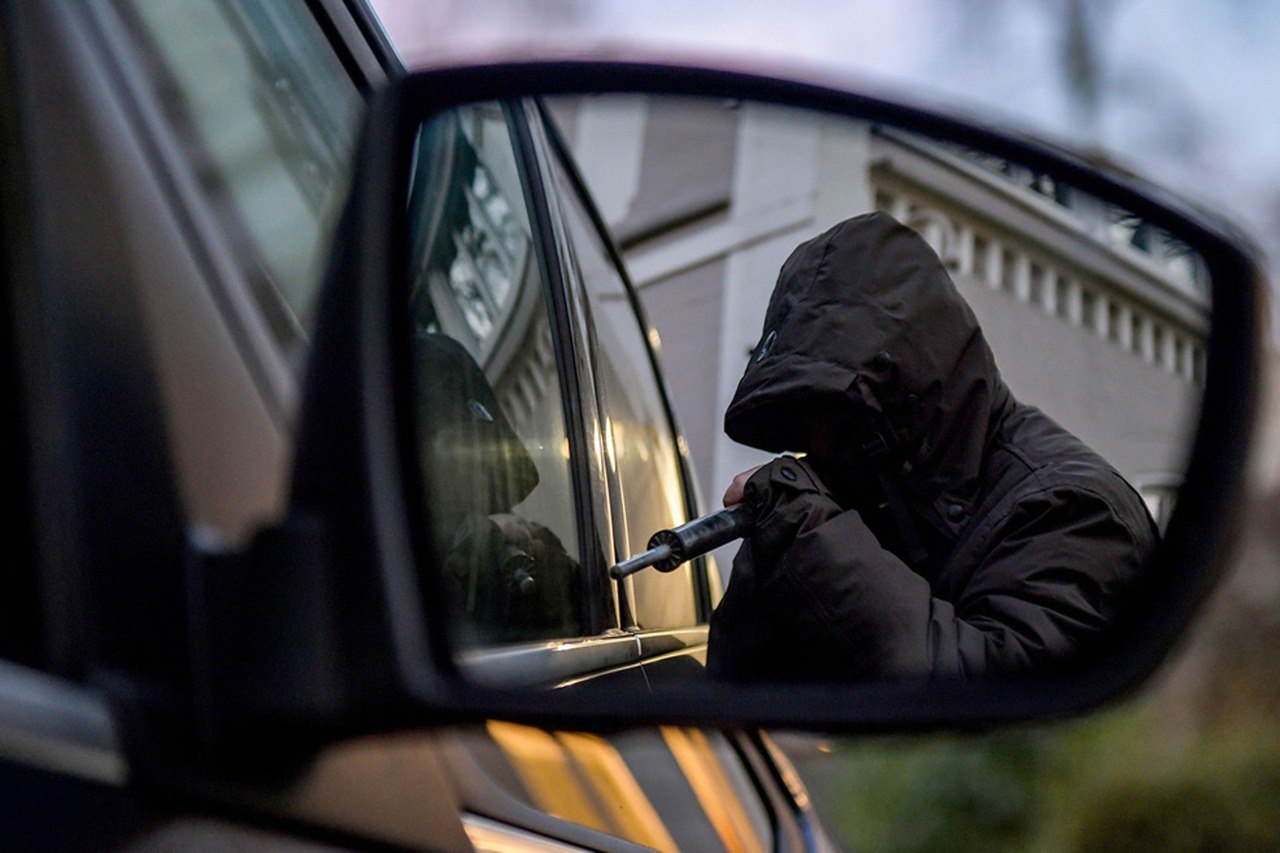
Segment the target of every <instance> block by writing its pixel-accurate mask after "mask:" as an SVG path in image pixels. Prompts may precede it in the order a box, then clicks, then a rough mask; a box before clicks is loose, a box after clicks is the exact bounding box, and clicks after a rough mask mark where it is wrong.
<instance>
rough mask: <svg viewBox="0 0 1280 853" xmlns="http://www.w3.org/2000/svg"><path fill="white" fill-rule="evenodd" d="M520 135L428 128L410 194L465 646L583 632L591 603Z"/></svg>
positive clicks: (422, 424)
mask: <svg viewBox="0 0 1280 853" xmlns="http://www.w3.org/2000/svg"><path fill="white" fill-rule="evenodd" d="M508 122H509V117H508V114H507V111H506V110H504V109H502V108H501V107H500V106H498V105H479V106H475V107H468V108H465V109H460V110H457V111H456V112H454V113H450V114H449V115H447V116H444V117H441V118H440V119H438V120H437V121H435V122H433V123H432V124H431V125H430V126H428V127H425V128H423V130H422V132H421V133H420V134H419V135H418V138H417V143H416V146H415V151H414V169H413V171H412V176H411V184H410V190H409V194H408V204H409V210H408V213H409V234H410V246H411V252H412V260H411V266H410V276H411V281H410V287H409V299H410V304H409V310H410V312H411V316H412V318H413V325H412V328H413V333H414V347H413V351H414V367H415V372H416V374H417V376H416V378H417V383H416V384H417V394H418V407H417V415H418V421H417V431H418V438H419V441H418V445H419V450H420V452H421V461H422V466H423V468H424V476H423V481H424V483H425V484H426V485H427V496H426V497H427V501H426V504H427V506H429V507H430V508H431V520H432V535H433V539H434V541H435V542H436V543H437V544H438V545H439V546H440V551H441V553H440V554H439V555H438V556H437V565H439V566H441V567H442V569H443V572H444V575H445V581H446V584H445V585H446V588H447V589H448V590H449V591H450V592H451V593H452V594H453V601H452V605H453V609H454V612H456V613H457V614H458V618H457V620H456V621H455V628H456V631H455V641H456V642H457V643H458V645H459V646H461V647H464V648H466V647H473V646H477V645H485V644H495V643H507V642H514V641H518V640H530V639H537V638H543V637H558V636H564V635H572V634H578V633H582V630H583V628H582V624H583V619H584V615H583V614H584V612H585V606H586V603H585V598H584V592H583V582H582V572H581V568H580V565H579V558H578V554H577V547H578V534H577V521H576V515H575V512H574V504H573V498H572V494H571V488H570V479H569V478H570V471H569V467H568V453H567V450H566V447H567V439H566V433H565V423H564V411H563V405H562V402H561V398H560V393H559V385H558V379H557V376H556V367H555V359H554V356H553V355H552V354H551V350H552V344H551V325H550V321H549V317H548V313H547V308H546V304H545V301H544V293H543V288H542V280H541V274H540V272H539V267H538V264H537V262H536V260H535V258H534V256H533V248H532V246H533V243H532V230H531V228H530V224H529V218H528V215H527V212H526V209H525V201H524V191H523V189H522V184H521V180H520V176H519V174H518V168H517V166H516V153H515V149H514V147H513V143H512V140H511V134H510V130H509V124H508ZM535 574H536V580H535Z"/></svg>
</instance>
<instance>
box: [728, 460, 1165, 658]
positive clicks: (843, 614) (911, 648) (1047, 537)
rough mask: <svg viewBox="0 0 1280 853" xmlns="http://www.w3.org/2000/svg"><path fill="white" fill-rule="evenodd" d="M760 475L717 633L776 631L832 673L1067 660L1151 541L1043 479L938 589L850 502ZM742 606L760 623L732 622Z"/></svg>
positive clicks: (1086, 494)
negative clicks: (752, 523)
mask: <svg viewBox="0 0 1280 853" xmlns="http://www.w3.org/2000/svg"><path fill="white" fill-rule="evenodd" d="M776 464H777V463H776V462H775V463H771V465H776ZM766 467H769V466H766ZM759 477H760V480H761V481H763V480H764V479H765V478H766V477H767V478H768V480H769V481H770V482H771V483H772V485H771V486H770V488H772V489H773V490H774V491H775V492H777V494H776V495H775V496H774V498H773V501H772V510H771V515H770V516H769V517H767V518H766V519H764V520H763V521H762V523H761V525H760V528H759V529H758V530H757V533H756V535H755V536H753V537H751V538H750V539H749V540H747V542H746V543H745V544H744V547H743V550H742V552H741V553H740V555H739V560H738V561H736V562H735V569H734V572H735V580H736V575H737V573H738V570H739V563H742V564H743V566H744V567H746V568H747V569H748V570H749V571H748V573H747V577H746V578H744V580H745V581H746V582H745V583H743V584H741V585H740V586H739V589H738V590H737V591H736V592H735V590H734V588H733V584H734V580H731V581H730V589H729V591H728V592H727V593H726V604H728V605H729V607H727V608H722V609H724V610H726V611H728V612H726V613H723V614H720V613H718V614H717V615H718V616H720V620H719V621H720V622H721V623H722V624H721V626H720V630H719V631H718V634H719V636H720V637H722V638H727V637H733V636H738V637H745V636H750V635H751V630H752V629H754V630H755V631H756V632H757V633H759V632H763V631H766V630H772V632H773V634H774V635H775V636H776V637H778V638H785V641H786V643H787V648H788V649H789V651H790V652H792V653H793V655H794V657H795V659H797V660H804V661H807V662H808V664H807V665H810V666H811V667H812V668H813V669H814V670H815V671H822V672H826V673H828V674H831V675H837V676H846V677H857V676H864V675H870V674H892V675H929V674H937V675H942V676H956V677H973V676H981V675H985V674H988V673H991V672H1026V671H1031V670H1035V669H1038V668H1044V667H1051V666H1056V665H1060V664H1063V663H1065V662H1067V661H1069V660H1070V659H1071V658H1072V657H1073V656H1074V654H1075V653H1076V651H1077V650H1078V649H1079V648H1080V647H1081V646H1082V645H1083V644H1085V643H1087V642H1088V641H1089V640H1090V639H1091V638H1093V637H1096V636H1097V635H1098V634H1099V633H1100V632H1101V630H1102V629H1103V628H1104V627H1105V626H1106V625H1107V624H1108V623H1109V621H1110V620H1111V618H1112V617H1113V616H1114V613H1115V610H1116V608H1117V606H1118V603H1119V601H1120V599H1121V597H1122V596H1123V594H1124V593H1125V591H1126V590H1127V589H1129V588H1130V587H1131V586H1132V582H1133V581H1134V579H1135V578H1136V577H1137V575H1138V573H1139V572H1140V570H1141V567H1142V564H1143V562H1144V560H1145V557H1146V555H1147V554H1148V553H1149V550H1150V548H1151V546H1152V544H1153V540H1152V539H1151V538H1150V536H1149V535H1147V531H1146V529H1145V528H1142V529H1137V530H1134V529H1131V527H1130V525H1128V524H1126V523H1125V522H1123V521H1122V520H1121V519H1120V517H1119V515H1118V514H1117V512H1116V511H1115V510H1114V509H1113V506H1112V503H1111V502H1110V501H1108V500H1107V499H1106V498H1104V497H1102V496H1100V495H1099V494H1097V493H1095V492H1091V491H1089V490H1088V489H1087V488H1082V487H1072V486H1062V487H1059V488H1057V489H1046V490H1045V491H1043V492H1040V493H1036V494H1032V495H1029V496H1027V497H1025V498H1023V499H1020V500H1018V501H1017V502H1015V503H1014V504H1013V505H1012V506H1011V507H1010V508H1009V509H1008V510H1007V511H1006V512H1005V513H1004V514H1003V517H1000V518H998V519H996V518H992V519H990V521H989V523H990V528H989V529H988V530H985V531H980V532H979V533H980V535H978V536H976V537H975V538H974V539H972V540H971V541H970V542H968V543H966V544H965V545H962V546H961V547H963V548H966V549H972V553H973V554H974V559H973V560H971V561H965V560H960V561H959V563H960V565H961V566H962V567H963V568H964V570H965V571H967V577H965V578H958V579H952V581H951V583H950V585H951V586H953V587H954V588H957V589H958V590H959V591H960V592H959V594H958V595H957V596H956V600H955V601H945V600H943V599H941V598H938V597H936V596H934V594H933V592H932V590H931V589H930V586H929V584H928V582H927V581H926V580H925V579H924V578H923V577H921V576H920V575H919V574H917V573H916V572H915V571H913V570H912V569H911V568H910V567H909V566H907V565H906V564H905V563H904V562H903V561H902V560H901V559H899V558H898V557H897V556H896V555H895V554H893V553H891V552H889V551H888V550H886V549H884V548H883V547H881V545H880V543H879V542H878V541H877V540H876V538H875V536H874V535H873V534H872V533H871V531H870V529H869V528H868V527H867V526H866V524H865V523H864V522H863V520H862V518H861V516H860V515H859V514H858V513H857V512H854V511H842V510H840V509H839V507H837V506H835V504H834V503H833V502H832V501H831V500H830V498H829V497H828V496H826V495H825V494H824V493H823V492H822V491H821V490H808V489H806V490H798V491H791V490H789V489H786V488H783V487H782V486H783V481H782V480H780V479H779V478H778V476H777V472H776V471H775V472H766V473H764V474H761V475H759ZM761 485H764V483H761ZM1139 526H1140V525H1139ZM748 616H749V618H750V619H751V620H752V621H754V622H756V623H757V624H756V625H753V626H747V625H741V624H740V623H742V622H743V621H744V617H748ZM714 624H715V620H713V627H714ZM735 625H737V627H735ZM714 641H715V635H714V634H713V645H714ZM729 655H731V653H730V652H726V651H723V650H722V651H717V650H716V649H714V647H713V649H712V657H720V658H722V659H724V658H725V657H726V656H729ZM815 659H820V661H821V663H820V664H816V663H814V660H815Z"/></svg>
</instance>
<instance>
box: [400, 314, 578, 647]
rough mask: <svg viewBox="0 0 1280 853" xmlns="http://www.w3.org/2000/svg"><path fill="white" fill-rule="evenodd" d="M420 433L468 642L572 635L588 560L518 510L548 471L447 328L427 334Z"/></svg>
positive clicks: (437, 527)
mask: <svg viewBox="0 0 1280 853" xmlns="http://www.w3.org/2000/svg"><path fill="white" fill-rule="evenodd" d="M416 346H417V354H418V358H419V363H420V364H421V365H422V369H421V370H420V372H419V378H418V382H419V400H420V406H419V420H418V425H419V435H420V439H421V447H422V461H423V476H424V479H425V480H426V484H427V494H428V506H429V508H430V510H431V517H432V522H433V526H432V532H433V535H434V537H435V543H436V547H437V550H438V551H439V555H440V559H441V560H442V561H443V563H444V567H445V575H446V578H447V580H448V582H449V585H450V587H451V589H452V590H453V592H454V594H455V596H456V600H455V602H454V605H455V608H457V609H458V610H460V611H461V612H462V613H463V614H464V615H463V618H462V620H461V621H460V624H459V626H458V627H459V630H460V632H461V636H460V638H459V639H460V641H461V643H462V644H463V645H471V644H474V643H476V642H485V643H492V642H502V641H509V640H531V639H537V638H543V637H563V636H572V635H574V634H576V633H578V632H579V620H578V615H577V614H576V613H572V612H566V606H565V605H566V603H571V604H572V603H576V602H578V601H579V600H580V598H581V595H580V594H579V592H578V589H577V586H578V585H579V584H580V578H579V570H578V566H577V564H576V563H574V561H573V560H572V559H571V558H570V557H569V556H568V555H567V554H566V553H565V550H564V547H563V545H562V544H561V543H560V540H559V539H558V538H557V537H556V535H555V534H554V533H552V532H551V531H550V530H548V529H547V528H546V527H544V526H543V525H541V524H537V523H535V522H533V521H530V520H528V519H525V518H521V517H520V516H518V515H515V514H514V513H513V509H514V508H515V506H516V505H517V504H519V503H520V502H521V501H523V500H524V499H525V498H527V497H528V496H529V494H530V493H531V492H532V491H533V490H534V488H535V487H536V486H537V485H538V469H537V468H536V467H535V465H534V462H533V459H532V458H531V457H530V456H529V452H528V450H527V449H526V448H525V446H524V444H523V443H522V442H521V441H520V438H519V437H518V436H517V435H516V433H515V430H513V429H512V428H511V424H510V423H509V422H508V420H507V416H506V414H505V413H504V412H503V411H502V408H501V406H500V405H499V404H498V400H497V397H496V396H495V395H494V393H493V389H492V388H491V387H490V385H489V381H488V379H487V378H486V377H485V375H484V371H482V370H481V369H480V366H479V365H478V364H476V363H475V360H474V359H473V358H472V357H471V355H470V353H468V352H467V351H466V349H465V348H464V347H463V346H462V345H461V344H460V343H458V342H457V341H455V340H454V339H452V338H450V337H448V336H447V335H441V334H434V333H424V334H421V335H420V336H419V337H418V340H417V342H416Z"/></svg>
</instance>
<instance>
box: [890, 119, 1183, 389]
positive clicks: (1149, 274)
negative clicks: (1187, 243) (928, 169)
mask: <svg viewBox="0 0 1280 853" xmlns="http://www.w3.org/2000/svg"><path fill="white" fill-rule="evenodd" d="M881 144H882V146H884V147H885V148H890V147H892V145H893V144H894V143H893V142H892V141H890V140H885V141H882V143H881ZM883 153H885V157H884V159H882V160H881V161H880V162H879V164H878V166H877V167H876V168H873V170H872V176H873V184H874V192H875V206H876V208H877V209H878V210H882V211H884V212H886V213H889V214H890V215H892V216H893V217H894V218H896V219H897V220H898V221H900V222H903V223H904V224H906V225H909V226H910V227H912V228H914V229H916V230H917V231H918V232H919V233H920V234H921V235H922V236H923V237H924V238H925V240H926V241H928V242H929V244H930V245H931V246H932V247H933V248H934V250H935V251H936V252H937V253H938V255H939V257H940V258H942V260H943V262H944V263H945V264H946V265H947V267H948V269H949V270H950V271H951V272H952V274H953V275H956V276H958V277H968V278H970V279H972V280H974V281H977V282H981V283H985V285H986V286H987V287H989V288H990V289H991V290H993V291H999V292H1002V293H1005V294H1007V295H1008V296H1009V298H1011V299H1015V300H1017V301H1018V302H1021V303H1024V304H1026V305H1027V306H1028V307H1030V308H1033V309H1036V310H1039V311H1042V312H1043V313H1045V314H1047V315H1049V316H1051V317H1055V318H1058V319H1060V320H1061V321H1062V322H1064V323H1069V324H1071V325H1072V326H1075V327H1077V328H1080V329H1081V330H1084V331H1087V332H1089V333H1091V334H1093V335H1094V336H1096V337H1097V338H1098V339H1099V340H1102V341H1106V342H1107V343H1109V344H1111V345H1114V346H1116V347H1119V348H1120V349H1122V350H1124V351H1126V352H1128V353H1130V354H1132V355H1133V356H1135V357H1137V358H1140V359H1142V361H1144V362H1145V363H1147V364H1150V365H1152V366H1153V367H1158V368H1159V369H1161V370H1164V371H1166V372H1168V373H1170V374H1173V375H1175V376H1178V377H1180V378H1182V379H1184V380H1186V381H1187V382H1191V383H1195V384H1200V383H1202V382H1203V379H1204V339H1205V334H1206V330H1207V299H1206V298H1205V297H1204V296H1203V295H1202V291H1203V283H1202V282H1201V281H1198V280H1197V275H1198V273H1197V272H1196V271H1195V270H1196V267H1197V264H1196V263H1195V260H1194V259H1191V261H1190V263H1189V264H1174V265H1163V264H1157V263H1153V262H1151V261H1150V260H1149V259H1146V258H1143V257H1135V255H1137V254H1138V252H1137V251H1135V250H1134V249H1133V248H1132V246H1131V244H1130V243H1128V242H1122V243H1120V244H1116V243H1114V242H1113V241H1110V240H1108V239H1106V235H1099V234H1098V232H1097V229H1092V230H1091V229H1089V228H1086V227H1080V228H1076V229H1063V228H1062V227H1061V226H1062V223H1061V222H1058V223H1054V222H1052V221H1047V220H1052V219H1054V218H1062V214H1058V213H1057V212H1056V211H1053V210H1050V209H1048V208H1051V207H1056V206H1057V205H1056V204H1055V203H1054V202H1053V201H1052V200H1050V199H1043V198H1030V199H1027V200H1026V204H1027V209H1026V210H1025V211H1022V213H1023V214H1024V215H1019V216H1016V217H1015V216H1007V215H992V211H993V210H994V208H995V204H994V203H995V202H998V203H1000V204H1003V205H1004V207H1006V208H1008V207H1010V204H1009V201H1010V200H1009V198H1008V195H1009V193H1010V192H1011V191H1012V192H1015V193H1018V192H1020V193H1023V194H1025V195H1031V192H1032V191H1031V190H1027V189H1013V188H1011V187H1008V186H1007V182H1005V181H1002V180H1000V179H999V178H997V177H995V176H987V175H985V174H982V173H981V172H978V170H973V171H974V172H975V173H976V174H969V175H959V176H958V177H959V178H960V180H958V181H957V180H955V178H956V177H957V176H956V175H954V174H953V175H952V176H951V177H952V180H950V181H949V182H939V181H937V180H936V175H934V176H925V177H924V179H923V180H921V179H920V178H918V177H917V176H915V175H913V174H912V172H913V168H912V167H913V165H918V164H916V163H915V161H916V160H917V159H920V158H919V154H920V152H918V151H907V152H894V151H888V152H883ZM904 155H905V156H904ZM926 156H927V153H926ZM930 165H931V166H932V167H933V168H934V169H935V170H936V169H937V168H939V167H940V166H941V167H942V168H945V167H946V166H947V165H948V164H947V163H946V162H945V161H944V162H941V163H939V161H936V160H935V161H933V162H932V163H930ZM988 183H989V184H994V185H995V186H994V187H992V186H987V185H986V184H988ZM948 188H950V189H951V190H952V191H950V192H948V191H947V190H948ZM957 190H959V191H957ZM993 190H996V192H993ZM997 196H1000V197H998V198H997ZM1038 207H1044V208H1046V209H1045V210H1038V209H1037V208H1038ZM1037 213H1039V214H1042V216H1041V218H1040V220H1037ZM1024 224H1025V225H1027V226H1028V227H1027V229H1026V231H1025V232H1024V231H1021V230H1020V229H1019V226H1020V225H1024ZM1038 224H1040V225H1043V224H1048V225H1049V226H1051V227H1048V228H1044V227H1039V228H1038V227H1034V226H1036V225H1038ZM1055 224H1056V225H1057V229H1056V230H1055V229H1054V228H1053V227H1052V226H1054V225H1055ZM1059 234H1060V235H1062V236H1061V237H1059V236H1058V235H1059ZM1082 247H1083V248H1084V249H1087V250H1086V251H1082V250H1081V249H1082Z"/></svg>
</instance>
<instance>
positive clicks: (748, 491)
mask: <svg viewBox="0 0 1280 853" xmlns="http://www.w3.org/2000/svg"><path fill="white" fill-rule="evenodd" d="M743 501H744V502H746V503H748V504H750V505H752V506H754V507H756V508H757V510H756V511H757V515H756V518H757V521H756V526H755V529H754V530H753V531H752V533H751V535H750V536H749V537H747V547H749V548H751V551H752V554H751V557H752V562H753V564H754V565H755V567H756V572H757V575H758V578H759V579H760V580H763V579H764V577H766V576H768V575H769V574H771V573H772V571H773V569H774V567H775V566H776V565H777V563H778V560H779V559H780V558H781V557H782V555H783V554H784V553H785V552H786V550H787V548H789V547H790V546H791V543H792V542H794V541H795V538H796V536H797V535H799V534H800V532H801V531H803V530H807V529H810V528H811V527H813V526H816V525H817V524H821V523H822V522H823V521H826V520H827V519H828V518H831V517H832V516H834V515H837V514H838V513H839V512H840V507H839V505H838V504H836V502H835V500H834V499H833V498H832V496H831V492H830V491H828V490H827V488H826V486H824V485H823V484H822V481H821V480H820V479H819V478H818V475H817V474H816V473H815V472H814V470H813V468H812V467H811V466H810V465H809V464H808V463H806V462H805V461H804V460H803V459H797V458H796V457H794V456H779V457H778V458H777V459H774V460H773V461H772V462H770V463H769V464H767V465H765V466H764V467H762V468H761V469H760V470H758V471H756V472H755V473H754V474H752V475H751V479H749V480H747V482H746V483H745V484H744V485H743Z"/></svg>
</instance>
